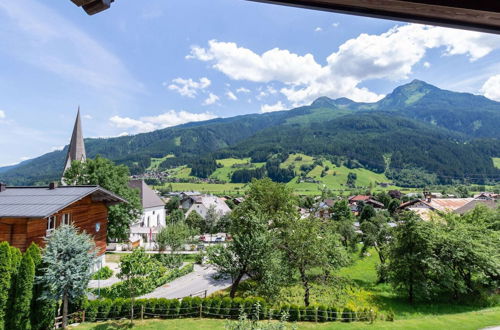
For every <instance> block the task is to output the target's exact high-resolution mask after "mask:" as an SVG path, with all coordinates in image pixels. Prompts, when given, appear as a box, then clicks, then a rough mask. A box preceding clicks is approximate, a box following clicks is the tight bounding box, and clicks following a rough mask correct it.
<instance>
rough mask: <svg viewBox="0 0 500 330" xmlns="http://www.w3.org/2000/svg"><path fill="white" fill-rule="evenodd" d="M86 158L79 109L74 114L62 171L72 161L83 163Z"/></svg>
mask: <svg viewBox="0 0 500 330" xmlns="http://www.w3.org/2000/svg"><path fill="white" fill-rule="evenodd" d="M86 159H87V156H86V154H85V143H84V142H83V132H82V123H81V120H80V107H78V113H77V114H76V120H75V126H74V127H73V134H72V135H71V142H70V143H69V147H68V154H67V155H66V162H65V163H64V164H65V165H64V171H66V170H67V169H68V168H69V167H70V166H71V162H72V161H74V160H78V161H85V160H86Z"/></svg>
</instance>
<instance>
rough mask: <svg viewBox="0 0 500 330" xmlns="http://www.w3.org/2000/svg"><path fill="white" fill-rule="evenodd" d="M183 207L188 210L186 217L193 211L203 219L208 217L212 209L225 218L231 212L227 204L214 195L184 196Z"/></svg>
mask: <svg viewBox="0 0 500 330" xmlns="http://www.w3.org/2000/svg"><path fill="white" fill-rule="evenodd" d="M182 197H183V198H182V200H181V207H182V208H183V209H184V210H186V217H188V216H189V214H190V213H191V212H193V211H195V212H196V213H198V214H199V215H200V216H201V217H202V218H203V219H205V218H206V217H207V213H208V210H209V209H210V208H211V207H212V208H214V210H215V212H216V213H217V214H218V215H219V216H224V215H226V214H229V213H230V212H231V209H230V208H229V206H227V204H226V202H225V201H224V200H223V199H222V198H220V197H217V196H213V195H196V196H195V195H182Z"/></svg>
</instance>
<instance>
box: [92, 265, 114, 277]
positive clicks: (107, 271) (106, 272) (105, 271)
mask: <svg viewBox="0 0 500 330" xmlns="http://www.w3.org/2000/svg"><path fill="white" fill-rule="evenodd" d="M111 276H113V271H112V270H111V268H109V267H108V266H104V267H102V268H101V269H99V270H98V271H97V272H95V273H94V274H92V279H93V280H107V279H108V278H110V277H111Z"/></svg>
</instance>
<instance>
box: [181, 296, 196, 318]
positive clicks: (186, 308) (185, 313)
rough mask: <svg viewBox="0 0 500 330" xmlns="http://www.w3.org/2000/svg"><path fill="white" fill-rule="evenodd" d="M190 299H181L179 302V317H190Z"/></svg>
mask: <svg viewBox="0 0 500 330" xmlns="http://www.w3.org/2000/svg"><path fill="white" fill-rule="evenodd" d="M192 300H193V299H192V298H191V297H186V298H183V299H182V301H181V307H180V311H179V316H181V317H191V316H192V315H191V303H192Z"/></svg>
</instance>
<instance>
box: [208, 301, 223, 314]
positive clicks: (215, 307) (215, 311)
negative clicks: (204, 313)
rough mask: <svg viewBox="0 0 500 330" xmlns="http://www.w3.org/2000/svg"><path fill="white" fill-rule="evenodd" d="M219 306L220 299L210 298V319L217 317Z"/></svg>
mask: <svg viewBox="0 0 500 330" xmlns="http://www.w3.org/2000/svg"><path fill="white" fill-rule="evenodd" d="M220 305H221V299H220V298H219V297H215V298H212V303H211V304H210V314H211V317H216V318H218V317H219V310H220Z"/></svg>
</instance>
